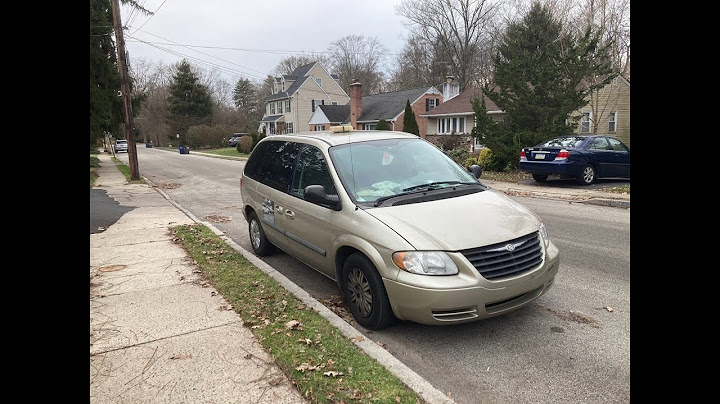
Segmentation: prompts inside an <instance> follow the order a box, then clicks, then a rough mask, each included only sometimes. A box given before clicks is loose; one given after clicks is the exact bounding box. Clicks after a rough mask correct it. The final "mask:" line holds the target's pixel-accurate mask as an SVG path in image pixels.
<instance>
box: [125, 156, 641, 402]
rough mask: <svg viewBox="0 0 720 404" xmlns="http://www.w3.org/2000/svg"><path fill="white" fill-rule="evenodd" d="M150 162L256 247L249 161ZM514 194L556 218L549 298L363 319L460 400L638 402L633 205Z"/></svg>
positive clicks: (193, 206)
mask: <svg viewBox="0 0 720 404" xmlns="http://www.w3.org/2000/svg"><path fill="white" fill-rule="evenodd" d="M119 157H120V159H122V160H123V161H125V162H126V163H127V155H125V154H122V155H120V156H119ZM138 161H139V164H138V165H139V169H140V173H141V175H143V176H145V177H147V178H148V179H149V180H151V181H152V182H153V183H155V184H156V185H158V186H159V187H160V188H162V189H163V190H164V191H165V192H166V193H167V194H168V195H169V196H170V197H171V198H173V200H175V201H176V202H177V203H179V204H180V205H182V206H183V207H184V208H185V209H187V210H189V211H191V212H192V213H193V214H194V215H195V216H197V217H198V218H200V219H201V220H207V221H208V222H210V223H212V224H213V225H214V226H215V227H216V228H218V229H219V230H221V231H222V232H224V233H225V234H226V235H227V236H228V237H230V238H232V239H233V240H234V241H235V242H237V243H238V244H240V245H241V246H243V247H244V248H246V249H247V250H251V247H250V243H249V240H248V236H247V224H246V223H245V221H244V220H243V217H242V214H241V212H240V208H241V200H240V188H239V178H240V171H241V170H242V167H243V165H244V163H243V162H239V161H234V160H223V159H215V158H208V157H203V156H200V155H195V154H192V152H191V154H185V155H180V154H179V153H177V152H175V153H173V152H169V151H164V150H161V149H145V148H138ZM544 186H547V184H544ZM513 199H515V200H517V201H518V202H520V203H522V204H524V205H526V206H528V207H529V208H530V209H532V210H533V211H535V212H536V213H537V214H538V215H539V216H540V217H541V218H542V219H543V220H544V221H545V224H546V226H547V228H548V231H549V233H550V237H552V238H553V240H554V241H555V243H556V244H557V245H558V247H559V248H560V251H561V268H560V272H559V273H558V276H557V278H556V282H555V285H554V287H553V289H551V290H550V291H549V292H548V293H547V294H546V295H544V296H543V297H542V298H540V299H538V300H537V301H536V302H534V303H533V304H531V305H529V306H526V307H525V308H523V309H521V310H518V311H515V312H512V313H509V314H507V315H504V316H501V317H497V318H493V319H489V320H485V321H481V322H477V323H472V324H464V325H457V326H448V327H432V326H424V325H419V324H414V323H410V322H403V323H400V324H398V325H396V326H394V327H391V328H389V329H386V330H382V331H378V332H371V331H367V330H364V329H363V328H362V327H359V326H356V328H358V330H360V331H361V332H363V334H364V335H365V336H366V337H367V338H371V339H373V340H375V341H376V342H378V343H380V344H382V345H383V346H385V347H386V349H388V351H390V352H391V353H392V354H393V355H395V356H396V357H397V358H398V359H400V360H401V361H402V362H403V363H405V364H406V365H407V366H409V367H410V368H412V369H413V370H414V371H415V372H417V373H418V374H420V375H421V376H423V377H425V378H426V379H427V380H428V381H430V383H432V384H433V385H434V386H435V387H437V388H438V389H440V390H442V391H444V392H446V393H448V394H449V395H451V396H452V397H453V399H454V400H455V401H456V402H457V403H461V404H462V403H483V404H487V403H489V404H493V403H498V404H500V403H502V404H505V403H508V404H510V403H512V404H517V403H576V402H583V403H629V401H630V211H629V209H619V208H613V207H605V206H597V205H585V204H578V203H569V202H567V201H557V200H547V199H536V198H527V197H513ZM467 214H471V212H468V213H467ZM264 261H266V262H267V263H268V264H270V265H271V266H273V267H274V268H275V269H277V270H278V271H279V272H281V273H283V274H284V275H285V276H286V277H288V278H289V279H291V280H292V281H294V282H295V283H296V284H298V285H299V286H300V287H302V288H303V289H305V290H306V291H308V293H310V294H311V295H313V296H314V297H315V298H316V299H318V300H320V301H324V302H328V304H330V301H332V300H333V299H336V298H337V296H339V294H338V293H339V291H338V289H337V286H336V285H335V283H334V282H333V281H332V280H330V279H328V278H326V277H324V276H322V275H320V274H319V273H317V272H315V271H313V270H312V269H310V268H309V267H307V266H305V265H304V264H302V263H300V262H299V261H297V260H295V259H293V258H291V257H289V256H288V255H287V254H285V253H282V252H278V253H276V254H275V255H273V256H270V257H267V258H264Z"/></svg>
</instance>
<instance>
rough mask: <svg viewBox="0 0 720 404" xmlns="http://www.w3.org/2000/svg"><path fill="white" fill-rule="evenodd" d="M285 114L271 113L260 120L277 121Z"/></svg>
mask: <svg viewBox="0 0 720 404" xmlns="http://www.w3.org/2000/svg"><path fill="white" fill-rule="evenodd" d="M284 116H285V115H270V116H266V117H265V118H263V119H262V121H260V122H277V121H279V120H280V119H281V118H283V117H284Z"/></svg>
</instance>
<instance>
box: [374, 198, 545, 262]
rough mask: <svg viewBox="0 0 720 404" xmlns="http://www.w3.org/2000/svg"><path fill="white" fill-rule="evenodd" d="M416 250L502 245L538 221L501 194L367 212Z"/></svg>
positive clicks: (538, 224) (533, 227)
mask: <svg viewBox="0 0 720 404" xmlns="http://www.w3.org/2000/svg"><path fill="white" fill-rule="evenodd" d="M367 213H369V214H370V215H372V216H374V217H375V218H377V219H378V220H380V221H382V222H383V223H385V224H386V225H388V226H389V227H390V228H391V229H393V230H395V231H396V232H397V233H398V234H399V235H400V236H402V237H403V238H405V239H406V240H407V241H408V242H409V243H410V244H412V245H413V247H415V248H416V249H418V250H445V251H457V250H464V249H466V248H473V247H479V246H484V245H488V244H494V243H500V242H504V241H507V240H510V239H513V238H516V237H520V236H524V235H526V234H528V233H531V232H533V231H537V230H538V229H539V227H540V220H539V219H538V217H537V216H536V215H535V214H534V213H532V212H530V211H529V210H528V209H527V208H525V207H524V206H522V205H520V204H518V203H517V202H515V201H513V200H512V199H510V198H509V197H507V196H505V195H504V194H502V193H500V192H498V191H495V190H492V189H490V190H487V191H483V192H477V193H474V194H470V195H465V196H460V197H455V198H447V199H441V200H436V201H431V202H422V203H414V204H408V205H400V206H389V207H380V208H373V209H368V210H367Z"/></svg>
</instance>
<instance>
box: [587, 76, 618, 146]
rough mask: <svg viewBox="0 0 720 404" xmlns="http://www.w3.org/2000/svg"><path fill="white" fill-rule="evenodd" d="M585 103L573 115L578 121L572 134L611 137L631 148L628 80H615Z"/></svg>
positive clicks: (590, 96)
mask: <svg viewBox="0 0 720 404" xmlns="http://www.w3.org/2000/svg"><path fill="white" fill-rule="evenodd" d="M586 100H588V104H587V105H586V106H584V107H582V108H580V109H579V110H578V111H577V113H575V114H573V117H579V118H580V120H579V125H578V127H577V129H576V130H575V133H578V134H589V135H590V134H592V135H608V136H613V137H616V138H618V139H619V140H620V141H621V142H623V143H625V144H626V145H627V146H628V147H630V80H627V79H626V78H625V77H623V76H618V77H616V78H615V79H614V80H613V81H612V82H611V83H609V84H607V85H606V86H604V87H603V88H601V89H599V90H597V91H594V92H592V93H591V94H590V95H588V97H587V98H586Z"/></svg>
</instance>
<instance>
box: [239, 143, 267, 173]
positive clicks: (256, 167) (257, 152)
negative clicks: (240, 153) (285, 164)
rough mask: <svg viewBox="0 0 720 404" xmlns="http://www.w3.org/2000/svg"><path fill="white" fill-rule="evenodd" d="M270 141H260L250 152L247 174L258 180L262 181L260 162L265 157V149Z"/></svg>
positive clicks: (246, 167)
mask: <svg viewBox="0 0 720 404" xmlns="http://www.w3.org/2000/svg"><path fill="white" fill-rule="evenodd" d="M268 144H270V142H260V143H259V144H258V145H257V146H255V149H254V150H253V151H252V154H250V158H248V161H247V163H245V175H246V176H247V177H250V178H252V179H254V180H256V181H260V163H262V161H263V159H264V158H265V151H266V150H267V147H268Z"/></svg>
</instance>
